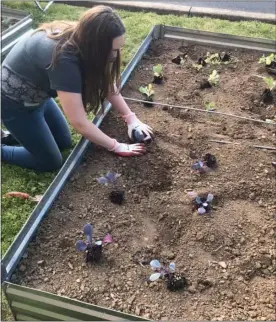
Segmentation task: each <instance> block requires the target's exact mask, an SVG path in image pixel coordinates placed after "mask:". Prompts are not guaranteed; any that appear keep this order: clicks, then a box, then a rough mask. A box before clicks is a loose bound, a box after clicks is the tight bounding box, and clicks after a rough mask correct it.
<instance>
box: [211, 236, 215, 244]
mask: <svg viewBox="0 0 276 322" xmlns="http://www.w3.org/2000/svg"><path fill="white" fill-rule="evenodd" d="M214 241H215V236H214V235H211V236H210V242H212V243H213V242H214Z"/></svg>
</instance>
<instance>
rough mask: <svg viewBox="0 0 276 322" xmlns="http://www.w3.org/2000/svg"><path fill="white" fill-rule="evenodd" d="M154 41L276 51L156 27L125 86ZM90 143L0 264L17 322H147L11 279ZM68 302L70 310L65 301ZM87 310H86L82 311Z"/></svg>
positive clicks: (274, 45) (264, 43)
mask: <svg viewBox="0 0 276 322" xmlns="http://www.w3.org/2000/svg"><path fill="white" fill-rule="evenodd" d="M155 39H179V40H182V41H183V43H184V44H185V43H187V44H191V43H193V44H199V45H210V46H215V47H224V48H244V49H248V50H257V51H260V52H262V53H269V52H275V51H276V42H275V41H273V40H266V39H258V38H248V37H239V36H233V35H228V34H219V33H212V32H205V31H201V30H192V29H185V28H177V27H169V26H164V25H156V26H154V27H153V28H152V30H151V31H150V33H149V34H148V36H147V37H146V38H145V40H144V41H143V42H142V44H141V46H140V47H139V49H138V51H137V52H136V54H135V55H134V57H133V58H132V60H131V61H130V63H129V64H128V65H127V67H126V68H125V70H124V72H123V73H122V85H125V83H126V82H127V80H128V78H129V76H130V75H131V73H132V71H133V70H134V68H135V67H136V66H137V64H138V63H139V61H140V60H141V58H142V57H143V55H144V53H145V52H146V51H147V49H148V47H149V46H150V44H151V42H152V41H153V40H155ZM104 107H105V112H104V114H98V115H97V116H96V117H95V119H94V120H93V123H94V124H95V125H96V126H98V127H99V126H100V125H101V123H102V121H103V119H104V117H105V116H106V115H107V114H108V112H109V110H110V108H111V105H110V104H109V103H107V102H106V103H104ZM89 144H90V142H89V141H88V140H86V139H84V138H82V139H81V140H80V141H79V143H78V144H77V146H76V147H75V148H74V150H73V151H72V153H71V154H70V156H69V157H68V159H67V160H66V162H65V164H64V165H63V167H62V169H61V170H60V171H59V173H58V174H57V176H56V177H55V179H54V180H53V182H52V184H51V185H50V186H49V188H48V189H47V191H46V192H45V194H44V196H43V198H42V200H41V201H40V202H39V203H38V204H37V206H36V207H35V209H34V211H33V212H32V214H31V215H30V217H29V218H28V220H27V221H26V223H25V225H24V226H23V227H22V229H21V230H20V232H19V233H18V235H17V237H16V238H15V240H14V242H13V243H12V245H11V246H10V248H9V249H8V251H7V252H6V254H5V255H4V257H3V259H2V261H1V268H2V273H1V281H2V283H3V286H4V292H5V295H6V297H7V299H8V302H9V305H10V307H11V310H12V312H13V314H14V316H15V319H17V320H19V319H21V320H28V319H38V320H53V319H57V320H70V319H73V320H74V319H78V320H83V321H84V320H114V319H118V318H120V319H126V320H146V319H142V318H139V317H134V316H132V315H128V314H123V313H120V312H116V311H113V310H109V309H105V308H99V307H97V306H94V305H91V304H87V303H84V302H80V301H75V300H70V299H68V298H67V299H65V298H64V297H62V296H57V295H54V294H50V293H46V292H42V291H39V290H33V289H31V288H28V287H22V286H19V285H15V284H13V283H11V282H10V277H11V275H12V274H13V272H14V271H15V270H16V267H17V265H18V263H19V261H20V259H21V258H22V256H23V255H24V253H25V251H26V249H27V247H28V244H29V242H30V241H31V240H32V238H33V237H34V236H35V233H36V230H37V228H38V227H39V225H40V224H41V222H42V220H43V218H44V217H45V216H46V215H47V213H48V212H49V210H50V209H51V206H52V204H53V203H54V202H55V200H56V198H57V196H58V195H59V193H60V192H61V190H62V188H63V186H64V184H65V183H66V182H67V180H68V178H69V177H70V176H71V175H72V173H73V171H74V170H75V169H76V168H77V166H78V165H79V163H80V162H81V160H82V157H83V155H84V154H85V152H86V149H87V147H88V145H89ZM66 301H67V308H66V307H65V306H64V302H66ZM83 310H84V311H83Z"/></svg>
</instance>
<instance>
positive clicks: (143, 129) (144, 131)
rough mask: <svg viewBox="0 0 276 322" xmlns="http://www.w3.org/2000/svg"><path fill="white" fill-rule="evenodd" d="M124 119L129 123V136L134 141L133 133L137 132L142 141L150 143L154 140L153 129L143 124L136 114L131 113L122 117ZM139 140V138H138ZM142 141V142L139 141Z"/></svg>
mask: <svg viewBox="0 0 276 322" xmlns="http://www.w3.org/2000/svg"><path fill="white" fill-rule="evenodd" d="M122 118H123V119H124V120H125V122H126V123H127V127H128V136H129V138H130V139H131V140H132V141H133V140H134V139H135V138H134V137H133V131H135V132H136V133H137V134H138V136H140V137H141V138H142V139H141V141H144V142H145V141H148V140H150V139H151V138H152V134H153V132H152V128H151V127H149V126H148V125H147V124H145V123H143V122H141V121H140V120H139V119H138V118H137V116H136V115H135V113H130V114H128V115H122ZM136 139H137V137H136ZM138 141H140V140H138Z"/></svg>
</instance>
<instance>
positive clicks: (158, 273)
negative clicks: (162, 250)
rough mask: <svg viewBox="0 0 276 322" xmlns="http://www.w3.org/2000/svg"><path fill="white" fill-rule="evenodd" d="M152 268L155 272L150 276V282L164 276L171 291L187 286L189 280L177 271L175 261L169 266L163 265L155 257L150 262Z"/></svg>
mask: <svg viewBox="0 0 276 322" xmlns="http://www.w3.org/2000/svg"><path fill="white" fill-rule="evenodd" d="M150 266H151V268H152V269H153V270H154V271H155V273H153V274H151V276H150V277H149V281H150V282H154V281H156V280H158V279H159V278H162V279H164V280H165V282H166V286H167V289H168V290H169V291H178V290H181V289H183V288H185V287H186V286H187V284H188V283H187V280H186V278H185V277H184V276H182V275H180V274H177V273H175V263H170V265H169V267H163V266H162V265H161V263H160V262H159V261H158V260H157V259H154V260H152V261H151V262H150Z"/></svg>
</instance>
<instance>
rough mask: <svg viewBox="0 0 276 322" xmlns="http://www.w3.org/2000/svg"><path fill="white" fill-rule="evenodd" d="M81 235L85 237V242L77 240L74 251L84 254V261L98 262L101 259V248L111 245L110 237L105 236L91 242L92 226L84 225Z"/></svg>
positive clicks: (108, 235)
mask: <svg viewBox="0 0 276 322" xmlns="http://www.w3.org/2000/svg"><path fill="white" fill-rule="evenodd" d="M83 233H84V235H85V236H86V241H83V240H78V241H77V242H76V249H77V251H79V252H85V261H86V263H87V262H98V261H99V260H100V259H101V257H102V247H103V245H104V244H109V243H112V237H111V235H110V234H107V235H106V236H105V237H104V238H103V240H98V241H95V242H94V241H93V226H92V225H90V224H86V225H85V226H84V227H83Z"/></svg>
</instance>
